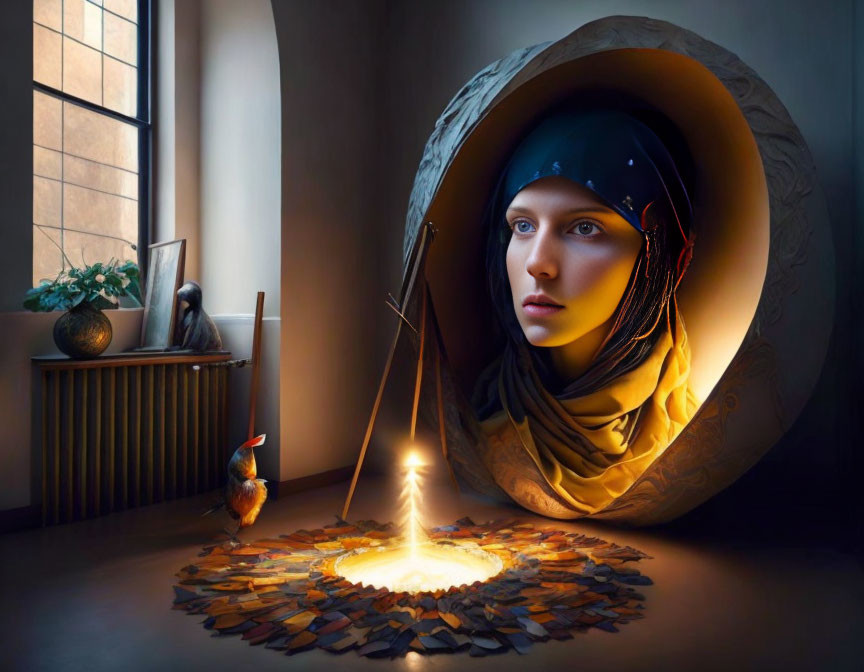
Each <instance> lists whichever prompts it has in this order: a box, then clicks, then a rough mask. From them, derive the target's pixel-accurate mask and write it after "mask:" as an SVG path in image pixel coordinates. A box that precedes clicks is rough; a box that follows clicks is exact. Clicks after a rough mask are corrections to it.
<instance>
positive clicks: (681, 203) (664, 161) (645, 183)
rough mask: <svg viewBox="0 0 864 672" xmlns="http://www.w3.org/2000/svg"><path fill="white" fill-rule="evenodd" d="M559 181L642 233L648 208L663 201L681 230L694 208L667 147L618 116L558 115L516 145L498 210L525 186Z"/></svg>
mask: <svg viewBox="0 0 864 672" xmlns="http://www.w3.org/2000/svg"><path fill="white" fill-rule="evenodd" d="M551 175H561V176H563V177H567V178H569V179H571V180H574V181H575V182H578V183H579V184H582V185H584V186H586V187H588V188H589V189H591V190H592V191H593V192H594V193H595V194H597V195H598V196H599V197H600V198H601V199H602V200H604V201H605V202H606V204H607V205H608V206H609V207H610V208H612V209H613V210H615V211H616V212H617V213H618V214H620V215H621V216H622V217H623V218H624V219H626V220H627V221H628V222H630V224H631V225H633V227H634V228H635V229H636V230H637V231H642V213H643V211H644V210H645V208H646V207H647V206H648V204H649V203H651V202H652V201H655V200H656V199H658V198H666V199H668V201H669V202H670V204H671V205H672V208H673V212H674V213H675V214H676V216H677V217H678V219H679V222H680V224H681V226H682V228H683V230H685V231H686V230H687V229H688V228H689V222H690V218H691V216H692V208H691V204H690V199H689V198H688V196H687V191H686V189H685V188H684V185H683V183H682V181H681V176H680V175H679V172H678V170H677V169H676V167H675V162H674V160H673V159H672V156H671V155H670V153H669V151H668V150H667V149H666V146H665V145H664V144H663V142H662V141H661V140H660V138H659V137H657V135H656V134H655V133H654V131H652V130H651V129H650V128H649V127H648V126H646V125H645V124H644V123H642V122H641V121H639V120H638V119H636V118H635V117H633V116H631V115H629V114H626V113H625V112H622V111H619V110H592V111H584V112H574V111H566V112H556V113H553V114H552V115H550V116H547V117H546V118H545V119H543V120H542V121H541V122H540V123H539V124H537V125H536V126H535V128H534V129H533V130H532V131H531V132H530V133H529V134H528V136H527V137H526V138H525V139H524V140H523V141H522V142H521V143H520V144H519V146H518V147H517V149H516V151H515V152H514V153H513V155H512V157H511V158H510V161H509V163H508V164H507V166H506V168H505V171H504V175H503V184H502V185H501V191H500V192H499V194H500V196H501V201H500V202H499V208H502V209H506V208H507V206H509V204H510V202H511V201H512V200H513V198H514V197H515V196H516V194H518V193H519V191H520V190H522V189H524V188H525V187H526V186H528V185H529V184H531V183H532V182H534V181H535V180H539V179H540V178H542V177H548V176H551Z"/></svg>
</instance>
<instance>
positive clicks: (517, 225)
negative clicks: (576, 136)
mask: <svg viewBox="0 0 864 672" xmlns="http://www.w3.org/2000/svg"><path fill="white" fill-rule="evenodd" d="M506 216H507V222H508V224H509V225H510V228H511V229H512V231H513V236H512V237H511V239H510V244H509V245H508V247H507V276H508V278H509V280H510V290H511V292H512V294H513V309H514V310H515V311H516V317H517V318H518V319H519V324H520V325H521V326H522V331H523V332H524V333H525V337H526V338H527V339H528V342H529V343H531V344H532V345H535V346H541V347H556V346H562V345H567V344H570V343H573V342H574V341H576V340H578V339H580V338H582V337H583V336H585V335H586V334H589V333H592V332H593V335H594V337H595V339H594V340H597V338H598V337H599V338H600V339H601V340H602V338H605V335H606V331H608V329H609V328H611V318H612V316H613V314H614V312H615V308H616V307H617V306H618V302H619V301H620V300H621V297H622V295H623V294H624V290H625V289H626V288H627V284H628V281H629V280H630V274H631V271H632V270H633V264H634V263H635V262H636V258H637V256H638V254H639V249H640V247H641V245H642V234H640V233H639V232H638V231H637V230H636V229H634V228H633V227H632V226H631V225H630V223H629V222H628V221H627V220H626V219H624V218H623V217H622V216H621V215H619V214H618V213H616V212H615V211H614V210H612V209H610V208H608V207H607V206H606V205H604V204H603V202H602V201H600V200H599V199H598V198H597V196H596V195H595V194H594V192H592V191H591V190H590V189H588V188H587V187H584V186H582V185H581V184H578V183H577V182H574V181H572V180H569V179H567V178H565V177H559V176H550V177H544V178H542V179H539V180H536V181H535V182H532V183H531V184H529V185H528V186H527V187H525V188H524V189H523V190H522V191H520V192H519V193H518V194H516V196H515V198H514V199H513V201H512V202H511V203H510V206H509V207H508V209H507V215H506ZM537 294H542V295H544V296H542V297H536V296H532V295H537ZM546 302H550V303H553V304H555V305H554V306H549V305H543V304H544V303H546ZM607 322H608V323H610V324H607ZM601 331H602V332H603V333H602V334H600V333H599V332H601Z"/></svg>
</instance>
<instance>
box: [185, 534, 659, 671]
mask: <svg viewBox="0 0 864 672" xmlns="http://www.w3.org/2000/svg"><path fill="white" fill-rule="evenodd" d="M398 536H399V533H398V530H396V529H394V528H393V526H392V524H386V525H381V524H379V523H376V522H374V521H359V522H357V523H351V524H349V523H346V522H345V521H341V520H340V521H338V524H337V525H335V526H333V527H325V528H322V529H316V530H298V531H297V532H294V533H292V534H285V535H280V536H279V538H277V539H261V540H259V541H256V542H254V543H253V544H251V545H249V544H242V545H235V544H232V543H231V542H225V543H223V544H220V545H215V546H208V547H206V548H204V551H203V552H202V553H201V554H200V555H199V557H200V559H199V560H197V561H196V562H195V564H190V565H187V566H186V567H184V568H183V569H182V570H180V572H178V574H177V576H178V577H179V578H180V582H179V585H175V586H174V592H175V600H174V609H180V610H184V611H187V612H188V613H190V614H205V615H206V619H205V620H204V627H205V628H208V629H211V630H214V631H215V632H214V636H222V635H234V634H241V635H242V638H243V639H245V640H246V641H248V642H249V643H250V644H253V645H254V644H264V645H265V646H266V647H267V648H270V649H277V650H280V651H284V652H285V653H287V654H294V653H298V652H300V651H304V650H307V649H311V648H314V647H320V648H322V649H326V650H328V651H332V652H337V653H341V652H345V651H348V650H350V649H355V650H356V651H357V653H358V654H359V655H362V656H373V657H396V656H403V655H405V654H406V653H407V652H408V651H417V652H420V653H439V652H453V651H457V650H467V651H468V653H469V654H470V655H472V656H485V655H488V654H493V653H503V652H505V651H507V650H509V649H511V648H512V649H515V650H516V651H517V652H519V653H520V654H524V653H527V652H528V651H529V649H530V647H531V645H532V643H534V642H538V641H546V640H548V639H550V638H552V639H570V638H571V637H572V636H573V632H579V631H584V630H587V628H589V627H592V626H593V627H595V628H600V629H602V630H606V631H609V632H617V631H618V627H617V626H618V625H620V624H624V623H627V622H628V621H630V620H631V619H635V618H642V613H641V610H642V609H643V608H644V607H643V605H642V604H641V603H640V602H641V601H642V600H644V599H645V598H644V596H643V595H641V594H640V593H638V592H636V589H635V588H633V587H632V586H634V585H635V586H642V585H650V584H651V583H652V581H651V579H649V578H648V577H646V576H644V575H641V574H640V573H639V572H638V571H637V570H635V569H632V568H629V567H624V566H623V565H624V564H625V563H627V562H629V561H637V560H640V559H642V558H648V557H650V556H648V555H646V554H645V553H642V552H641V551H638V550H636V549H634V548H631V547H629V546H623V547H622V546H619V545H617V544H613V543H609V542H606V541H603V540H602V539H598V538H597V537H588V536H585V535H582V534H578V533H574V532H563V531H561V530H556V529H555V528H553V527H539V528H535V526H534V525H532V524H530V523H520V522H519V521H514V520H509V521H504V520H500V521H491V522H487V523H484V524H481V525H478V524H475V523H474V522H473V521H471V520H470V519H468V518H463V519H461V520H459V521H457V522H456V523H455V524H454V525H445V526H442V527H437V528H433V529H432V530H430V531H429V537H430V538H431V539H433V540H435V541H436V542H438V543H452V544H465V545H472V544H477V545H479V546H480V547H481V548H483V549H484V550H486V551H488V552H490V553H495V554H496V555H498V556H499V557H501V558H502V560H504V567H505V569H504V570H503V571H502V572H501V573H500V574H498V575H497V576H495V577H493V578H491V579H490V580H488V581H486V582H484V583H480V582H475V583H474V584H472V585H470V586H461V587H458V588H456V587H454V588H450V589H448V590H446V591H445V590H439V591H435V592H425V593H413V594H412V593H405V592H391V591H389V590H387V589H386V588H381V589H377V588H373V587H369V586H363V585H359V584H353V583H350V582H349V581H346V580H345V579H343V578H342V577H339V576H337V575H336V574H335V573H334V572H333V565H334V564H335V561H336V558H337V557H338V556H339V555H341V554H344V553H345V552H346V551H349V550H352V549H357V548H366V547H374V546H380V545H382V544H387V543H394V541H397V540H398Z"/></svg>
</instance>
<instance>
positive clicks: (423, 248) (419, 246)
mask: <svg viewBox="0 0 864 672" xmlns="http://www.w3.org/2000/svg"><path fill="white" fill-rule="evenodd" d="M434 236H435V227H434V226H433V225H432V222H425V223H424V224H423V231H422V233H421V235H420V236H418V238H417V239H416V241H415V243H414V247H413V249H412V250H411V256H410V258H409V262H408V264H409V269H410V270H409V272H408V274H407V275H406V276H405V279H404V280H403V282H402V289H401V292H400V294H399V301H398V303H397V302H396V301H395V299H393V297H392V296H391V297H390V299H391V301H388V302H387V305H388V306H390V307H391V308H392V309H393V310H394V311H396V314H397V315H399V318H400V319H399V321H398V322H397V323H396V333H395V334H394V335H393V342H392V343H391V344H390V352H389V353H388V354H387V363H386V364H385V365H384V373H383V374H382V376H381V382H380V383H379V385H378V394H377V396H376V397H375V404H374V405H373V406H372V414H371V415H370V417H369V424H368V425H367V427H366V436H365V437H364V438H363V446H362V447H361V448H360V456H359V457H358V458H357V466H356V467H355V468H354V476H353V478H352V479H351V487H350V488H349V490H348V497H347V498H346V499H345V506H344V507H343V508H342V519H343V520H347V518H348V509H349V508H350V507H351V499H352V498H353V497H354V489H355V488H356V487H357V479H358V478H359V477H360V470H361V469H362V468H363V460H364V459H365V458H366V449H367V448H368V447H369V439H371V438H372V429H373V427H374V426H375V418H376V417H377V415H378V408H379V406H380V405H381V397H382V396H383V395H384V387H385V386H386V385H387V379H388V378H389V377H390V366H391V365H392V364H393V356H394V355H395V354H396V346H397V344H398V343H399V336H400V335H401V334H402V325H403V323H404V324H407V325H408V327H410V328H411V329H412V330H413V331H414V332H415V333H418V335H419V336H420V352H419V354H418V357H417V378H416V381H415V384H414V405H413V407H412V410H411V441H412V442H413V441H414V434H415V432H416V429H417V410H418V407H419V405H420V387H421V383H422V381H423V353H424V349H425V345H426V322H427V319H426V313H427V310H428V304H429V303H430V296H429V284H428V282H427V281H426V277H425V275H424V274H423V268H424V264H425V262H426V253H427V252H428V250H429V245H430V243H431V242H432V239H433V238H434ZM421 275H422V276H423V279H422V282H423V299H422V300H423V303H422V308H421V313H420V315H421V316H420V331H419V332H418V331H417V329H415V328H414V326H413V325H412V324H411V323H410V322H409V321H408V318H407V317H405V314H404V310H405V307H406V306H408V304H409V302H410V301H411V297H412V296H413V293H414V290H415V287H416V285H417V280H418V277H419V276H421ZM432 321H433V322H434V323H435V333H436V337H437V338H438V340H439V341H440V333H439V332H438V324H437V321H436V320H435V312H434V309H433V310H432ZM440 348H441V343H440V342H438V343H436V344H435V347H434V350H435V385H436V393H437V404H438V428H439V432H440V436H441V452H442V454H443V455H444V462H445V464H446V465H447V469H448V471H449V472H450V478H451V479H452V480H453V485H454V486H455V487H456V489H457V491H458V489H459V485H458V483H457V481H456V475H455V474H454V473H453V469H452V467H451V466H450V461H449V460H448V459H447V430H446V426H445V424H444V402H443V394H442V388H441V350H440Z"/></svg>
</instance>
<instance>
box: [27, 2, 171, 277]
mask: <svg viewBox="0 0 864 672" xmlns="http://www.w3.org/2000/svg"><path fill="white" fill-rule="evenodd" d="M137 2H138V65H137V69H138V112H137V114H136V116H134V117H129V116H127V115H125V114H123V113H121V112H117V111H115V110H111V109H109V108H107V107H104V106H103V105H99V104H97V103H93V102H91V101H89V100H84V99H82V98H78V97H77V96H73V95H71V94H68V93H66V92H64V91H60V90H58V89H55V88H54V87H53V86H48V85H47V84H43V83H42V82H37V81H36V80H35V79H33V90H34V91H39V92H40V93H44V94H46V95H49V96H52V97H54V98H57V99H59V100H60V101H62V102H67V103H72V104H74V105H78V106H80V107H83V108H85V109H87V110H90V111H91V112H95V113H97V114H103V115H105V116H108V117H111V118H113V119H116V120H118V121H122V122H124V123H127V124H131V125H133V126H136V127H137V128H138V241H137V248H138V249H137V250H136V252H137V256H138V270H139V273H140V276H141V289H142V290H143V289H144V287H145V283H146V281H147V278H146V273H147V262H148V253H149V249H148V248H149V245H150V238H151V233H152V230H153V222H152V196H153V194H152V188H153V187H152V185H153V172H152V171H153V121H152V105H151V98H152V85H153V77H152V72H151V71H152V58H153V31H152V26H153V25H154V22H153V19H154V17H153V11H154V7H153V4H154V3H153V2H152V0H137ZM30 5H31V8H32V5H33V0H30ZM103 11H109V10H105V9H104V8H103ZM31 23H35V19H34V20H33V21H32V22H31ZM31 58H32V57H31ZM61 85H62V82H61ZM31 126H32V120H31ZM31 144H32V143H31ZM31 257H32V254H31ZM30 264H31V268H32V264H33V259H32V258H31V260H30Z"/></svg>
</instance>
